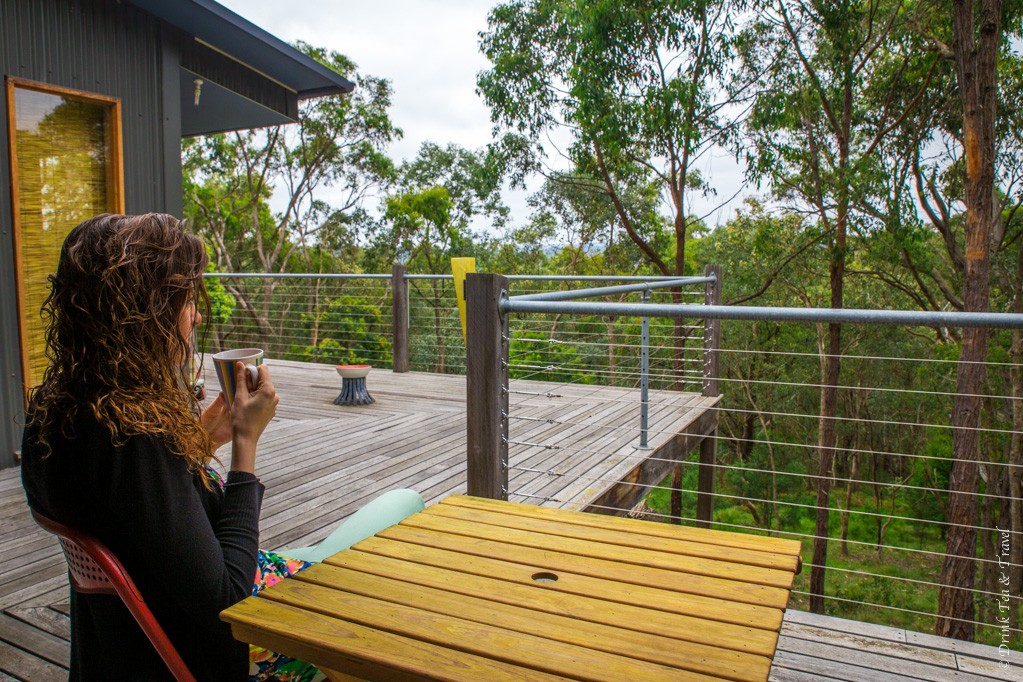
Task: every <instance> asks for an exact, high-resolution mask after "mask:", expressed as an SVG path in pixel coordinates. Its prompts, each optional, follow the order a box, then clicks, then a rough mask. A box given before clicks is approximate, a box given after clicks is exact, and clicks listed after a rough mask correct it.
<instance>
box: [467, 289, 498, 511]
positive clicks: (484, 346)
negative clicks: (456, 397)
mask: <svg viewBox="0 0 1023 682" xmlns="http://www.w3.org/2000/svg"><path fill="white" fill-rule="evenodd" d="M507 292H508V279H507V278H506V277H502V276H501V275H491V274H484V273H469V274H467V275H466V278H465V321H466V346H465V393H466V395H465V408H466V417H467V419H466V475H467V479H468V480H467V484H468V485H467V487H468V493H469V494H470V495H476V496H479V497H489V498H493V499H498V500H506V499H508V318H507V316H505V315H503V314H501V312H500V304H501V299H502V297H504V296H506V295H507Z"/></svg>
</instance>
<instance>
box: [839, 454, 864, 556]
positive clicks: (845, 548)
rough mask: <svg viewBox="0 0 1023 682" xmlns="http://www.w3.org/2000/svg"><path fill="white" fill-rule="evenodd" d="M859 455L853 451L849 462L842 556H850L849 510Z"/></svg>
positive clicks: (843, 515) (843, 512) (843, 514)
mask: <svg viewBox="0 0 1023 682" xmlns="http://www.w3.org/2000/svg"><path fill="white" fill-rule="evenodd" d="M859 461H860V458H859V455H858V454H857V453H856V452H853V453H852V454H851V455H850V462H849V481H848V482H847V483H846V487H845V509H844V510H843V511H842V556H849V510H850V509H852V494H853V481H855V480H856V475H857V474H858V473H859Z"/></svg>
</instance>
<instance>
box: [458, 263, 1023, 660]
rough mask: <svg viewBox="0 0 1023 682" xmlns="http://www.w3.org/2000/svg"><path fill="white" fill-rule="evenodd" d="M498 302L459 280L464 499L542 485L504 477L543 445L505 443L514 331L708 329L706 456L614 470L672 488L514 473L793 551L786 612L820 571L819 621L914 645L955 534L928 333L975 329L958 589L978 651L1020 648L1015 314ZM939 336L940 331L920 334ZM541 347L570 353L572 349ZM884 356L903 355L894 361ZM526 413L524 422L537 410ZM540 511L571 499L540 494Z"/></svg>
mask: <svg viewBox="0 0 1023 682" xmlns="http://www.w3.org/2000/svg"><path fill="white" fill-rule="evenodd" d="M514 293H515V287H514V286H512V285H510V284H509V282H507V281H505V280H503V279H502V278H500V277H498V276H489V275H479V276H475V277H473V276H470V280H469V281H468V282H467V292H466V294H467V298H468V299H469V311H470V313H469V314H470V321H469V329H470V332H469V340H468V348H469V358H468V368H467V383H468V396H469V400H468V404H467V409H468V422H469V425H468V430H469V431H468V433H469V444H468V453H467V457H468V459H467V461H468V468H469V490H470V493H471V494H479V495H485V496H492V497H508V498H510V499H520V500H523V501H531V502H537V499H536V497H537V496H536V494H535V492H534V491H535V490H536V489H539V488H542V486H540V485H537V484H535V483H531V484H530V487H529V488H528V489H522V490H519V489H516V488H515V487H509V478H510V474H520V473H521V472H522V470H523V467H522V465H520V464H518V463H517V461H518V457H519V454H518V453H520V452H521V450H522V448H523V447H529V448H533V449H534V450H536V449H539V448H544V447H552V446H554V443H553V441H552V442H550V443H546V442H544V441H543V440H542V439H533V440H531V441H529V442H524V441H523V440H522V439H521V438H520V437H518V436H516V430H517V429H526V428H532V426H531V424H530V423H529V422H528V421H524V420H522V419H520V418H518V417H517V416H516V415H517V413H518V412H519V410H518V409H517V408H516V404H515V401H516V400H517V399H519V398H520V397H521V396H520V391H518V390H517V389H516V379H515V377H514V376H511V377H509V370H510V369H511V368H513V367H514V356H513V355H512V356H510V355H509V348H512V347H514V345H515V343H516V334H517V333H518V332H517V330H516V327H515V325H514V324H512V323H511V320H512V319H513V318H518V317H526V316H546V317H551V316H556V317H560V318H561V319H567V318H570V317H578V316H586V317H593V316H604V317H613V318H616V319H619V320H622V319H626V318H632V319H635V320H642V319H644V318H646V319H658V318H659V319H661V320H686V321H692V320H703V321H712V320H721V321H723V324H722V325H721V339H722V340H721V344H720V347H719V348H718V347H716V348H714V349H713V352H712V353H709V354H707V356H706V358H705V362H706V361H709V359H710V358H713V359H714V361H715V362H719V363H720V365H721V371H720V372H719V373H715V379H716V382H717V384H718V387H719V388H720V392H721V394H722V398H721V401H720V402H719V403H716V404H715V405H713V406H710V407H707V408H705V409H707V410H708V411H709V412H712V413H713V416H714V418H715V419H714V422H715V424H716V425H717V431H716V434H714V435H715V436H716V438H712V439H709V440H710V441H711V442H712V443H714V446H713V447H712V449H711V456H710V457H707V453H706V449H705V448H701V450H702V451H701V452H700V453H696V452H693V453H691V454H688V455H687V454H686V453H682V455H683V456H682V457H678V456H677V455H676V454H675V453H668V451H665V453H666V454H661V453H659V452H654V453H649V452H643V451H640V450H636V451H635V452H634V453H633V454H626V455H623V457H625V458H628V459H632V460H633V461H634V462H636V463H637V465H638V463H640V462H644V461H647V462H648V461H650V460H655V461H660V463H662V464H664V465H665V466H671V467H674V468H675V471H674V475H673V476H669V477H667V478H665V479H664V480H662V481H658V482H656V483H654V484H649V483H642V482H630V481H622V480H618V479H616V478H614V477H611V478H608V477H606V476H602V475H600V474H593V473H590V472H587V471H581V472H580V471H576V472H574V473H572V474H566V473H565V472H563V471H559V470H558V467H557V465H556V464H555V465H552V464H548V465H546V466H543V467H536V466H533V465H526V466H527V467H530V466H532V473H535V474H536V475H538V476H543V475H545V474H546V475H549V476H551V477H554V476H562V477H563V476H566V475H571V476H575V477H576V478H577V479H578V480H579V483H578V485H575V486H574V487H572V486H568V485H565V486H564V487H565V489H566V490H579V489H582V488H588V489H591V490H592V489H601V488H603V487H610V486H630V485H631V486H639V487H642V491H641V495H639V496H641V497H642V498H643V499H644V504H643V505H642V506H641V507H639V508H638V509H636V508H633V507H631V506H620V505H614V504H605V505H595V506H593V505H591V510H595V511H602V512H605V513H613V514H641V515H643V516H646V517H649V518H655V519H661V520H671V514H670V513H669V510H670V504H669V500H670V498H671V497H672V496H679V495H680V496H681V497H682V498H683V501H682V505H681V507H682V508H681V514H680V517H681V518H680V519H675V520H676V521H678V520H681V521H692V522H696V523H701V522H706V521H707V520H712V521H713V524H714V525H715V526H716V527H720V528H722V529H727V530H737V531H742V532H754V533H762V534H772V535H779V536H786V537H792V538H797V539H801V540H806V542H805V543H804V566H805V567H806V569H807V570H804V571H803V573H802V574H801V576H799V578H798V579H797V584H796V587H795V589H794V592H793V594H794V600H793V601H794V604H793V605H794V606H796V607H797V608H799V607H802V608H806V606H807V604H808V601H809V597H810V593H811V590H810V588H809V584H808V583H809V580H808V579H809V575H810V573H811V572H812V571H814V570H822V571H825V572H826V575H827V583H826V588H825V591H824V594H823V597H824V600H825V608H826V610H827V612H828V613H832V614H835V615H841V616H844V617H848V618H853V619H856V620H861V621H866V622H878V623H884V624H890V625H896V626H901V627H906V628H908V629H911V630H919V631H928V630H933V628H934V623H935V619H936V613H937V594H938V591H939V589H940V588H941V587H942V586H941V585H940V584H939V580H938V577H937V576H938V575H939V573H940V571H941V565H942V562H943V561H944V560H945V558H946V548H945V546H944V543H945V536H946V534H947V533H948V532H949V530H950V529H951V528H953V527H957V526H960V527H961V526H962V523H961V522H958V521H954V520H950V519H948V518H946V507H947V502H948V498H949V492H948V488H949V486H948V477H949V472H950V469H951V464H952V463H951V449H952V446H951V434H952V432H953V427H952V424H951V421H950V415H951V413H952V405H953V401H954V399H955V397H956V395H957V389H956V374H957V368H958V361H957V357H956V356H957V352H954V351H955V347H954V345H952V344H947V343H944V342H940V341H939V340H938V339H944V338H947V334H945V333H944V331H947V329H950V328H961V327H970V326H973V327H983V328H986V329H989V330H991V334H992V340H991V343H990V348H991V355H992V356H993V357H994V358H995V359H994V360H992V361H989V362H987V363H985V366H986V369H987V372H988V380H987V382H986V389H985V390H984V391H983V395H981V396H980V398H981V400H982V403H983V405H984V411H983V418H982V421H981V422H980V426H978V427H976V430H977V431H978V432H979V435H980V442H981V448H980V453H979V462H978V467H979V469H980V472H981V473H980V476H981V481H980V484H979V487H978V490H977V491H976V492H975V493H972V497H973V498H974V499H975V500H976V501H977V509H978V517H977V521H976V522H975V523H972V524H970V527H971V528H972V529H973V530H975V531H976V533H977V537H978V550H977V554H976V557H975V559H974V567H975V575H976V577H975V583H974V586H973V588H972V589H970V592H971V594H972V595H973V600H974V602H975V604H976V610H975V614H974V616H973V617H972V618H970V619H969V622H970V623H971V624H972V625H973V626H975V628H976V631H977V635H976V637H977V639H978V640H979V641H983V642H986V643H989V644H994V645H1002V644H1005V643H1007V637H1008V641H1009V642H1012V643H1014V644H1015V646H1017V647H1018V646H1019V644H1018V643H1019V638H1020V635H1021V633H1023V630H1021V629H1020V626H1019V611H1020V605H1021V597H1020V591H1021V587H1023V585H1021V582H1023V562H1021V561H1020V556H1021V553H1020V550H1021V549H1023V519H1020V518H1019V510H1020V509H1023V500H1021V499H1020V494H1019V480H1020V478H1021V477H1023V365H1021V364H1019V362H1018V361H1011V358H1010V357H1009V353H1008V349H1009V347H1010V346H1011V339H1009V338H1008V337H1009V334H1010V332H1012V333H1016V334H1017V335H1018V334H1019V330H1020V329H1023V316H1020V315H1009V314H998V313H983V314H970V313H945V312H937V313H926V312H917V311H868V310H827V309H794V308H753V307H730V306H719V305H714V304H711V305H701V304H693V303H690V304H678V303H647V302H644V301H639V302H624V301H615V302H610V303H609V302H578V301H574V300H572V301H559V300H552V299H554V297H535V296H528V297H520V296H516V295H514ZM831 322H841V323H843V324H846V325H848V329H849V330H850V331H849V332H847V338H849V339H852V340H853V343H852V344H851V346H850V349H849V350H848V351H847V352H846V353H845V354H844V355H843V357H842V358H841V361H842V363H843V366H844V367H843V371H842V374H841V381H840V385H839V386H838V387H837V389H836V390H837V391H838V395H839V401H838V405H839V409H838V412H837V413H836V414H835V415H834V416H833V418H832V419H833V421H834V423H835V425H836V428H835V430H836V440H835V444H834V445H832V446H828V447H827V448H826V449H827V450H829V451H830V453H831V454H832V456H833V457H834V462H835V464H834V469H833V470H832V471H830V472H828V473H827V474H821V473H820V472H819V471H818V469H817V466H818V462H819V460H818V456H819V454H820V452H821V450H822V446H821V444H820V442H819V441H818V428H819V425H820V421H821V416H820V404H821V403H820V399H821V391H822V389H823V388H824V385H823V383H824V382H823V381H822V380H821V376H822V362H823V358H824V357H825V356H824V355H823V353H822V352H821V351H820V348H822V347H823V343H822V338H823V334H825V333H826V332H825V330H824V327H825V325H827V324H828V323H831ZM939 328H941V329H942V333H938V332H936V331H935V330H936V329H939ZM779 338H781V339H783V340H782V341H779ZM554 340H555V341H557V342H563V343H565V345H571V343H572V340H571V339H570V338H569V339H563V340H562V339H554ZM800 346H802V347H803V348H805V351H804V350H801V349H800ZM893 347H894V348H897V349H899V350H900V351H904V352H899V353H892V352H891V350H892V348H893ZM900 355H901V357H900ZM1007 360H1008V361H1007ZM558 369H560V368H557V367H555V368H553V369H552V370H551V371H552V372H556V371H557V370H558ZM562 374H566V372H562ZM657 375H658V372H657V371H654V372H652V373H651V377H656V376H657ZM583 381H585V377H584V376H580V375H579V374H578V373H577V374H576V375H574V376H572V377H571V378H569V379H567V380H564V381H562V382H561V383H560V384H557V385H552V387H551V389H550V390H549V391H548V395H551V396H556V395H559V394H567V393H568V391H566V390H565V388H564V387H565V386H568V385H574V384H578V383H580V382H583ZM529 399H530V400H531V401H533V402H532V403H531V406H532V407H533V408H534V409H535V402H536V400H537V398H536V396H535V395H533V396H529ZM612 399H613V398H612ZM554 421H555V422H556V423H555V424H554V425H553V426H556V427H558V428H561V429H568V428H576V429H579V428H582V426H583V422H584V420H582V419H579V418H578V417H568V418H564V419H560V418H558V419H555V420H554ZM597 428H603V429H605V430H607V429H612V428H621V429H624V428H627V427H615V426H612V425H610V424H603V425H599V426H598V427H597ZM580 433H581V432H580V431H578V430H577V431H576V432H575V439H576V440H582V438H581V436H580ZM661 435H670V434H661ZM707 440H708V439H705V440H704V441H703V444H705V443H706V442H707ZM556 447H557V448H558V451H557V457H561V458H565V459H568V458H570V457H573V456H574V453H572V452H571V451H570V448H571V444H566V443H564V442H560V443H558V444H557V445H556ZM591 454H597V455H599V454H600V453H596V452H595V453H591ZM549 461H553V457H552V458H551V459H550V460H549ZM545 470H546V471H545ZM511 478H513V479H514V478H515V476H511ZM824 480H826V481H827V483H828V485H829V488H830V489H831V492H830V496H829V503H828V506H827V507H821V506H819V505H818V504H817V498H816V493H817V490H818V487H819V485H820V484H821V482H822V481H824ZM559 485H562V484H560V483H559ZM708 499H709V500H710V501H711V504H710V505H708V506H707V507H706V508H705V510H704V511H702V512H701V508H700V507H701V505H700V503H701V501H703V500H708ZM540 501H541V502H548V503H551V504H566V503H569V502H571V500H568V499H560V498H557V497H550V496H543V497H542V499H541V500H540ZM825 512H826V513H827V516H828V521H829V522H830V530H829V533H828V536H827V538H822V540H826V541H827V545H828V549H829V551H828V552H827V557H828V558H827V560H826V563H825V564H823V565H821V566H815V565H814V562H813V560H812V558H811V555H810V549H811V546H812V544H813V542H814V541H815V539H816V538H817V535H816V531H815V529H814V522H815V519H816V517H817V515H818V514H820V513H825ZM954 589H964V588H954Z"/></svg>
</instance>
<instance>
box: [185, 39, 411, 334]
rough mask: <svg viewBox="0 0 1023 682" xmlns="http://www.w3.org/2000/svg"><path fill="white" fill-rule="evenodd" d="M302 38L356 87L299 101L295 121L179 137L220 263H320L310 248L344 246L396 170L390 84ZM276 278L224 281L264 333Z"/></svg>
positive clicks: (188, 180) (222, 267)
mask: <svg viewBox="0 0 1023 682" xmlns="http://www.w3.org/2000/svg"><path fill="white" fill-rule="evenodd" d="M298 46H299V48H300V49H302V50H303V51H304V52H306V53H307V54H309V55H311V56H313V57H314V58H316V59H317V60H318V61H320V62H321V63H323V64H325V65H326V66H328V67H330V68H332V69H334V70H335V71H337V72H338V73H340V74H341V75H343V76H345V77H346V78H349V79H350V80H354V81H355V82H356V89H355V91H354V92H353V93H351V94H349V95H338V96H333V97H324V98H319V99H315V100H309V101H306V102H303V103H302V104H301V105H300V109H299V122H298V124H297V125H293V126H276V127H272V128H267V129H264V130H258V131H246V132H238V133H232V134H227V135H224V134H222V135H211V136H207V137H200V138H195V139H191V140H187V141H186V142H185V145H184V175H185V186H184V195H185V214H186V216H188V217H189V218H190V219H191V220H192V222H193V224H194V225H195V226H196V229H197V231H198V232H199V233H200V234H202V236H203V237H204V238H205V239H206V241H207V243H208V244H209V245H210V246H211V249H212V251H213V262H214V264H215V266H216V269H217V270H218V271H220V272H241V271H246V272H264V273H280V272H297V271H307V272H308V271H312V272H315V271H317V269H319V268H322V267H324V265H325V262H324V259H323V255H324V254H323V252H322V251H317V250H316V248H315V247H317V246H326V247H327V248H329V249H331V251H334V252H337V253H341V252H343V251H344V248H343V247H344V246H345V244H346V243H348V242H350V241H351V239H352V234H351V233H352V230H353V226H355V225H357V224H359V223H360V214H361V213H362V212H364V211H365V208H364V203H365V200H366V198H367V196H368V195H369V194H370V193H371V192H373V191H374V190H376V189H378V188H380V187H382V186H384V185H386V184H387V183H388V182H389V181H390V179H391V178H392V176H393V172H394V168H393V164H392V162H391V160H390V158H389V157H387V156H386V154H385V153H384V149H385V148H386V146H387V145H388V144H389V143H390V142H391V141H392V140H394V139H395V138H397V137H400V135H401V131H400V130H399V129H397V128H395V127H394V126H393V125H392V123H391V121H390V119H389V118H388V115H387V110H388V108H389V107H390V102H391V86H390V83H389V82H388V81H386V80H382V79H379V78H374V77H371V76H363V75H361V74H359V73H357V71H356V66H355V64H354V63H352V62H351V61H350V60H349V59H347V58H346V57H344V56H343V55H341V54H338V53H336V52H328V51H326V50H323V49H320V48H315V47H311V46H309V45H305V44H303V43H299V45H298ZM328 267H329V266H328ZM279 285H280V280H277V279H272V278H265V279H263V280H262V281H261V283H260V285H259V286H258V287H246V286H242V285H241V284H239V283H236V282H228V283H227V284H226V286H227V287H228V289H229V291H230V293H231V295H232V296H234V297H235V299H236V301H237V303H238V307H239V309H240V310H241V311H243V312H244V313H245V314H247V315H248V316H249V317H250V318H251V320H252V321H253V324H254V325H255V326H256V327H257V329H258V330H259V332H260V334H261V335H262V336H263V337H264V338H269V336H270V335H271V333H272V330H271V327H272V325H271V319H272V316H271V306H272V300H273V293H274V291H275V289H277V287H278V286H279Z"/></svg>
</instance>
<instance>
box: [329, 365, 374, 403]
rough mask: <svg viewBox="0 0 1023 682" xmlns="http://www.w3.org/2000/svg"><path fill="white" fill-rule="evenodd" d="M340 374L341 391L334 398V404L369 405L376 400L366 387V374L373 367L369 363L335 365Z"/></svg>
mask: <svg viewBox="0 0 1023 682" xmlns="http://www.w3.org/2000/svg"><path fill="white" fill-rule="evenodd" d="M334 369H336V370H337V373H338V374H340V375H341V393H340V395H338V397H337V398H335V399H334V404H335V405H369V404H370V403H374V402H376V401H375V400H373V396H371V395H370V394H369V390H368V389H367V388H366V375H367V374H369V370H371V369H373V367H372V366H370V365H337V366H335V367H334Z"/></svg>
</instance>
